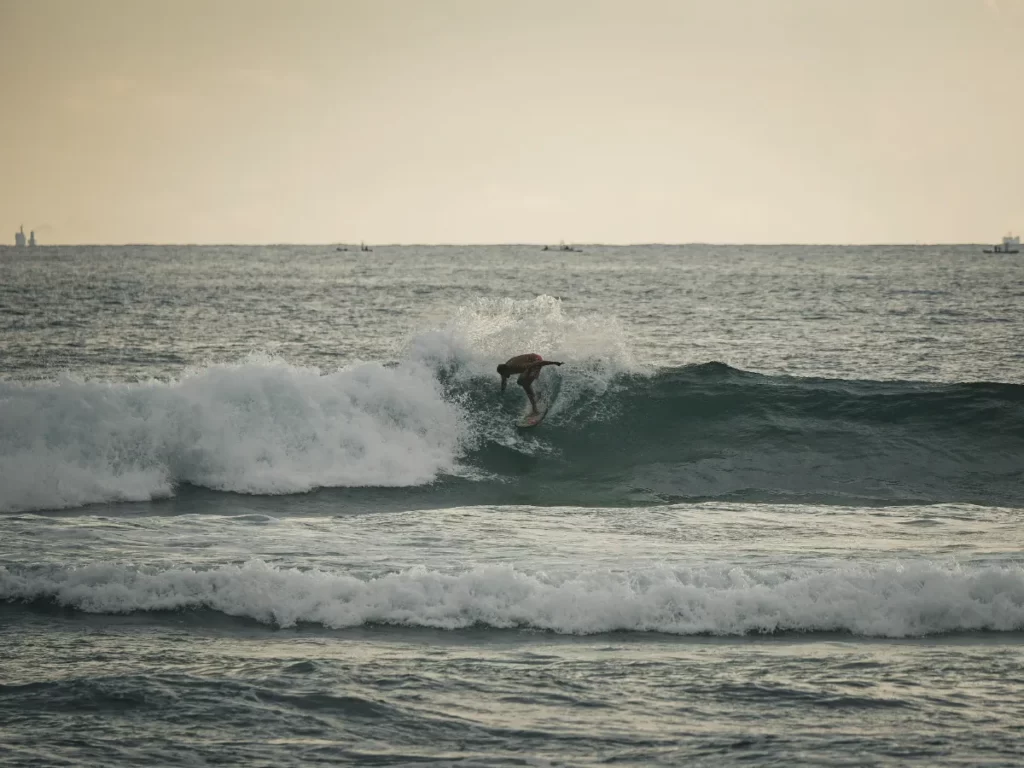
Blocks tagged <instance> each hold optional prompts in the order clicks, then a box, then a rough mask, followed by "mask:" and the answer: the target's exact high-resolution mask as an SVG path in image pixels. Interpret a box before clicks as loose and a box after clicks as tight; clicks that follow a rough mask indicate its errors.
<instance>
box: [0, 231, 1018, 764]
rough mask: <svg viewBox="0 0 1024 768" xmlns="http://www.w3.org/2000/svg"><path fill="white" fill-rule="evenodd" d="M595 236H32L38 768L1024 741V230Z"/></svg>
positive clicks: (7, 526)
mask: <svg viewBox="0 0 1024 768" xmlns="http://www.w3.org/2000/svg"><path fill="white" fill-rule="evenodd" d="M581 248H582V252H580V253H575V252H571V253H570V252H558V251H542V250H541V249H540V248H539V247H537V246H466V247H440V246H437V247H419V246H404V247H397V246H393V247H388V246H376V247H374V248H373V250H372V252H369V253H360V252H359V251H358V249H357V248H355V249H352V248H351V247H350V250H347V251H340V250H337V249H336V248H335V247H334V246H319V247H312V246H309V247H305V246H304V247H299V246H275V247H246V246H232V247H195V246H161V247H156V246H125V247H116V248H114V247H59V248H36V249H34V250H31V251H29V250H15V249H13V248H5V249H0V764H2V765H4V766H93V765H95V766H114V765H118V766H120V765H133V766H134V765H145V764H149V765H158V766H178V765H180V766H205V765H246V766H273V767H274V768H281V767H282V766H311V765H345V764H347V765H378V766H390V765H423V764H438V765H458V766H462V765H465V766H514V765H524V766H547V765H550V766H589V765H598V764H610V763H614V764H620V765H632V766H651V765H691V766H730V765H786V766H872V765H880V766H897V765H899V766H903V765H922V766H1018V765H1021V764H1022V763H1024V732H1022V730H1021V723H1024V526H1022V520H1021V516H1022V513H1024V259H1021V258H1020V257H1014V256H1011V255H1000V254H991V255H986V254H982V253H981V247H980V246H915V247H907V246H873V247H839V246H799V247H797V246H771V247H769V246H711V245H687V246H654V245H652V246H630V247H610V246H587V245H584V246H581ZM525 352H537V353H540V354H541V355H543V356H544V358H545V359H552V360H558V361H562V362H564V365H563V366H561V367H554V366H552V367H548V368H545V369H544V371H543V373H542V375H541V377H540V380H539V382H538V385H537V390H538V392H539V394H540V396H541V399H542V400H544V401H545V402H546V403H548V405H549V410H548V415H547V417H546V419H545V420H544V422H543V423H542V424H541V425H540V426H538V427H536V428H534V429H531V430H518V429H516V427H515V426H514V425H515V422H516V420H517V418H518V417H519V416H520V414H521V413H522V412H523V410H524V408H525V406H526V398H525V396H524V393H523V392H522V391H521V389H520V388H519V387H517V386H515V384H514V382H513V383H512V385H511V386H509V387H508V389H507V391H506V392H504V393H502V392H501V391H500V389H499V377H498V375H497V374H496V372H495V367H496V365H497V364H498V363H500V362H503V361H504V360H505V359H507V358H508V357H511V356H513V355H517V354H521V353H525Z"/></svg>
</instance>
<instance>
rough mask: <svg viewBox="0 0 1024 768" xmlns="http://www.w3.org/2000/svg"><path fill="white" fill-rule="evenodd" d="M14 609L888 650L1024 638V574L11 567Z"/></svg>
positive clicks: (910, 569)
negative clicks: (800, 636)
mask: <svg viewBox="0 0 1024 768" xmlns="http://www.w3.org/2000/svg"><path fill="white" fill-rule="evenodd" d="M0 601H25V602H50V603H54V604H57V605H60V606H62V607H69V608H74V609H76V610H81V611H85V612H89V613H101V614H131V613H137V612H148V611H179V610H212V611H216V612H218V613H222V614H226V615H228V616H237V617H246V618H250V619H255V620H257V621H260V622H263V623H267V624H271V625H274V626H280V627H291V626H294V625H296V624H300V623H308V624H318V625H321V626H324V627H328V628H333V629H339V628H345V627H358V626H363V625H370V624H393V625H403V626H410V627H433V628H441V629H460V628H466V627H472V626H487V627H493V628H496V629H506V628H529V629H538V630H549V631H554V632H559V633H565V634H594V633H600V632H613V631H633V632H662V633H670V634H677V635H695V634H709V635H746V634H753V633H774V632H849V633H852V634H856V635H864V636H874V637H908V636H923V635H931V634H938V633H949V632H967V631H979V630H987V631H1019V630H1021V629H1024V569H1021V568H1020V566H1016V565H1014V566H1003V567H999V566H990V567H980V568H968V567H943V566H939V565H936V564H932V563H918V564H914V565H909V566H902V565H878V566H865V565H849V566H846V567H843V568H836V569H830V570H823V569H817V570H816V569H812V568H795V567H794V568H788V569H781V568H776V569H770V568H761V569H756V568H737V567H733V566H728V567H726V566H723V567H718V568H716V567H704V568H671V567H668V566H660V567H647V568H634V569H624V570H623V569H619V570H614V571H612V570H589V571H576V572H572V571H567V572H562V573H555V574H552V573H549V572H544V573H531V572H527V571H521V570H517V569H516V568H514V567H512V566H478V567H475V568H471V569H469V570H466V571H462V572H455V573H448V572H441V571H436V570H430V569H427V568H423V567H417V568H411V569H408V570H405V571H401V572H396V573H390V574H387V575H383V576H378V577H366V576H358V575H350V574H347V573H342V574H338V573H332V572H327V571H319V570H313V571H308V570H296V569H280V568H275V567H272V566H269V565H267V564H266V563H264V562H262V561H252V562H249V563H247V564H245V565H244V566H222V567H218V568H213V569H210V570H193V569H189V568H181V569H169V570H157V569H138V568H133V567H128V566H122V565H113V564H110V565H106V564H105V565H89V566H85V567H82V568H66V567H36V568H27V569H17V568H14V569H8V568H5V567H0Z"/></svg>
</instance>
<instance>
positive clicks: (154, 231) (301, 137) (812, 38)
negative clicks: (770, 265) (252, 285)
mask: <svg viewBox="0 0 1024 768" xmlns="http://www.w3.org/2000/svg"><path fill="white" fill-rule="evenodd" d="M0 169H2V170H0V238H2V240H0V241H2V242H8V243H13V233H14V231H15V229H16V228H17V226H18V225H19V224H22V223H23V224H24V225H25V228H26V232H27V231H28V230H29V229H31V228H34V229H36V230H37V236H38V237H39V239H40V240H41V241H42V242H44V243H55V242H56V243H126V242H136V243H137V242H164V243H166V242H178V243H186V242H197V243H267V242H293V243H303V242H308V243H331V242H344V241H350V242H351V241H355V242H358V241H359V240H366V241H367V242H375V243H382V242H392V243H394V242H403V243H442V242H456V243H484V242H557V241H559V240H566V241H575V242H616V243H628V242H695V241H700V242H916V241H923V242H990V241H994V240H997V239H998V238H999V237H1001V236H1002V235H1003V234H1005V233H1006V231H1007V230H1009V229H1013V230H1015V231H1020V230H1024V0H619V1H618V2H602V1H601V0H538V1H536V2H535V1H534V0H513V1H512V2H510V1H509V0H366V1H365V2H358V1H355V0H351V1H350V0H287V1H285V0H281V1H280V2H270V1H269V0H237V1H236V0H0Z"/></svg>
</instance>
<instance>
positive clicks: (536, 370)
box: [528, 360, 562, 374]
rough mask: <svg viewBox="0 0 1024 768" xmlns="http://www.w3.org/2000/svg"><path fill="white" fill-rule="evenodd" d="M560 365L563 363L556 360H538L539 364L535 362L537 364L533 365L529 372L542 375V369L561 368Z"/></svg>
mask: <svg viewBox="0 0 1024 768" xmlns="http://www.w3.org/2000/svg"><path fill="white" fill-rule="evenodd" d="M560 365H562V364H561V362H557V361H555V360H538V361H537V362H535V364H532V365H531V366H530V367H529V369H528V370H529V372H530V373H538V374H539V373H541V369H542V368H544V367H545V366H560Z"/></svg>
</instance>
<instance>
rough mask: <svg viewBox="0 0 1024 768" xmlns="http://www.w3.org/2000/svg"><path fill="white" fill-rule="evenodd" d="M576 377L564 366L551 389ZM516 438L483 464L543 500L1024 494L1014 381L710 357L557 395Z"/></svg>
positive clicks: (1015, 500) (490, 448)
mask: <svg viewBox="0 0 1024 768" xmlns="http://www.w3.org/2000/svg"><path fill="white" fill-rule="evenodd" d="M571 375H572V373H571V370H570V371H569V372H568V373H563V372H562V371H561V370H559V371H558V373H556V374H554V376H552V378H551V379H550V380H549V381H550V382H551V384H550V385H549V386H550V388H551V390H556V389H557V388H558V386H559V382H558V381H557V378H556V377H558V376H561V378H562V382H561V387H562V389H563V390H564V388H565V386H566V385H565V378H566V377H567V376H571ZM475 406H476V407H477V408H480V409H483V408H484V407H485V405H484V403H483V402H477V403H476V404H475ZM504 437H505V439H501V438H498V439H495V440H493V441H492V442H490V443H489V444H488V445H487V446H486V447H485V448H483V449H482V450H480V451H478V453H477V454H476V460H477V461H478V462H479V465H480V466H481V467H483V468H485V469H486V470H488V471H490V472H492V473H494V474H496V475H500V476H505V477H514V476H519V477H520V478H522V479H523V481H524V482H527V483H529V484H530V485H531V486H532V487H534V488H544V487H546V488H545V489H544V490H543V491H542V492H539V493H537V494H536V496H537V497H538V498H543V497H544V496H545V494H547V495H549V496H550V495H555V496H562V495H564V494H566V493H568V495H570V496H576V497H578V498H584V499H589V500H590V501H592V502H596V501H599V500H600V499H599V497H600V496H601V495H602V494H609V495H611V496H615V497H623V498H624V497H628V496H630V495H631V494H632V495H633V496H634V497H635V498H638V499H639V498H645V499H647V500H648V501H651V500H661V501H681V500H692V499H709V498H716V499H734V500H746V501H757V500H772V501H779V500H783V499H785V500H793V501H815V500H817V501H839V502H843V503H850V502H867V503H894V502H896V503H899V502H904V503H911V502H914V503H940V502H949V501H966V502H973V503H990V504H997V505H1000V504H1001V505H1011V506H1012V505H1015V504H1019V503H1020V502H1021V501H1022V499H1024V463H1022V462H1021V456H1022V455H1024V386H1020V385H1014V384H949V385H941V384H938V385H937V384H919V383H908V382H870V381H834V380H816V379H794V378H788V377H772V376H761V375H757V374H752V373H746V372H743V371H738V370H735V369H733V368H730V367H728V366H726V365H723V364H720V363H708V364H704V365H695V366H687V367H682V368H675V369H667V370H662V371H660V372H658V373H656V374H654V375H650V376H643V375H620V376H618V377H616V378H614V379H613V380H612V381H611V382H609V384H608V386H607V387H606V388H604V389H603V390H602V391H590V392H586V393H583V394H580V393H576V394H575V395H574V396H572V397H569V398H566V401H564V402H563V398H562V396H561V394H558V395H557V396H556V397H555V401H554V406H553V407H552V409H551V411H550V415H549V416H548V418H547V420H546V421H545V424H544V426H543V427H542V428H540V429H538V430H536V431H535V432H534V433H531V434H530V435H528V436H526V437H525V438H524V439H521V440H519V441H518V442H514V441H511V440H509V439H508V436H507V435H505V436H504ZM527 454H529V455H530V460H529V461H524V456H525V455H527Z"/></svg>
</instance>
